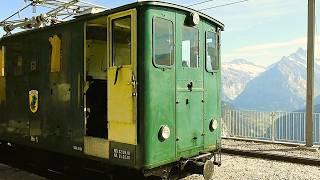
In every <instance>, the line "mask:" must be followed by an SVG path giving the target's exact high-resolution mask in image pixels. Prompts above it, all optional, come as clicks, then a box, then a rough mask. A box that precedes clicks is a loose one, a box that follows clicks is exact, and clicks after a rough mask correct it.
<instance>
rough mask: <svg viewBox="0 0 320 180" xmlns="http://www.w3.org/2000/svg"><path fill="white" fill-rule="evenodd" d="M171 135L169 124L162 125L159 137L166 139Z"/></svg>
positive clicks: (162, 139)
mask: <svg viewBox="0 0 320 180" xmlns="http://www.w3.org/2000/svg"><path fill="white" fill-rule="evenodd" d="M169 137H170V128H169V127H168V126H167V125H164V126H161V128H160V130H159V139H160V140H161V141H164V140H166V139H168V138H169Z"/></svg>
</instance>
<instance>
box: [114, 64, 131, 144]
mask: <svg viewBox="0 0 320 180" xmlns="http://www.w3.org/2000/svg"><path fill="white" fill-rule="evenodd" d="M116 71H117V70H116V68H110V69H109V70H108V121H109V123H108V124H109V128H108V129H109V139H110V140H113V141H117V142H121V143H127V144H136V136H137V132H136V131H137V130H136V121H135V117H134V114H135V110H134V109H135V108H134V107H135V106H134V103H135V96H133V95H132V93H133V86H132V83H131V81H132V69H131V66H128V67H123V68H121V69H120V70H119V72H118V79H117V82H116V83H115V84H114V82H115V76H116Z"/></svg>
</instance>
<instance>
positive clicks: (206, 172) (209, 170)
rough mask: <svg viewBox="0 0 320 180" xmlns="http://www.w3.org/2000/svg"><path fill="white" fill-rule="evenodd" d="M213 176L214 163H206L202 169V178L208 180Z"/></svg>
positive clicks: (209, 161)
mask: <svg viewBox="0 0 320 180" xmlns="http://www.w3.org/2000/svg"><path fill="white" fill-rule="evenodd" d="M213 175H214V163H213V161H212V160H208V161H206V163H205V164H204V167H203V177H204V179H205V180H210V179H212V178H213Z"/></svg>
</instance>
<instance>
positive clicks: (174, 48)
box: [152, 16, 176, 69]
mask: <svg viewBox="0 0 320 180" xmlns="http://www.w3.org/2000/svg"><path fill="white" fill-rule="evenodd" d="M156 19H163V20H165V21H168V22H170V23H171V24H172V32H173V41H172V47H173V52H172V61H171V65H169V66H168V65H160V64H157V63H156V56H155V55H156V54H155V20H156ZM175 40H176V33H175V24H174V22H173V21H172V20H170V19H166V18H162V17H159V16H154V17H153V18H152V63H153V65H154V66H155V67H156V68H160V69H171V68H173V67H174V66H175V59H176V58H175V57H176V43H175Z"/></svg>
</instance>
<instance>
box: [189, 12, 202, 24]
mask: <svg viewBox="0 0 320 180" xmlns="http://www.w3.org/2000/svg"><path fill="white" fill-rule="evenodd" d="M190 20H191V24H192V25H193V26H195V25H198V24H199V23H200V16H199V14H198V13H196V12H193V13H191V14H190Z"/></svg>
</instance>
